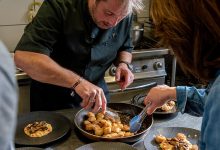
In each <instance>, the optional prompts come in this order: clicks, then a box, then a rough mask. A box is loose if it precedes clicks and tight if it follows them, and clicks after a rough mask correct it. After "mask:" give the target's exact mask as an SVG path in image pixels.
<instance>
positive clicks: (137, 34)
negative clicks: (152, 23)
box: [132, 24, 144, 46]
mask: <svg viewBox="0 0 220 150" xmlns="http://www.w3.org/2000/svg"><path fill="white" fill-rule="evenodd" d="M143 35H144V27H143V25H141V24H139V25H134V26H133V29H132V43H133V45H134V46H136V45H137V43H138V42H139V41H140V40H141V38H142V37H143Z"/></svg>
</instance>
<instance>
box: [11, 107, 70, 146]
mask: <svg viewBox="0 0 220 150" xmlns="http://www.w3.org/2000/svg"><path fill="white" fill-rule="evenodd" d="M70 129H71V128H70V121H69V119H68V118H66V117H65V116H63V115H61V114H58V113H54V112H48V111H34V112H29V113H23V114H19V115H18V121H17V126H16V133H15V144H16V145H19V147H21V146H24V147H28V146H29V147H39V146H44V145H47V144H49V143H52V142H55V141H57V140H59V139H61V138H64V137H65V136H67V135H68V133H69V131H70Z"/></svg>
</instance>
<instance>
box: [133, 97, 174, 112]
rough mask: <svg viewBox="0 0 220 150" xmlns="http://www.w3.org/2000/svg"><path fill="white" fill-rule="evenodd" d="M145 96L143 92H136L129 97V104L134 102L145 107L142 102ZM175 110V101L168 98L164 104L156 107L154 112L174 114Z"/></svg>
mask: <svg viewBox="0 0 220 150" xmlns="http://www.w3.org/2000/svg"><path fill="white" fill-rule="evenodd" d="M145 97H146V95H145V94H138V95H136V96H134V97H133V98H132V99H131V104H134V105H136V106H140V107H142V108H144V107H145V104H144V99H145ZM176 112H177V111H176V103H175V101H174V100H170V101H168V102H167V103H166V104H164V105H163V106H162V107H160V108H158V109H156V110H155V112H154V114H159V115H169V114H174V113H176Z"/></svg>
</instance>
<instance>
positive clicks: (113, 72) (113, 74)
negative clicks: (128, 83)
mask: <svg viewBox="0 0 220 150" xmlns="http://www.w3.org/2000/svg"><path fill="white" fill-rule="evenodd" d="M115 72H116V67H111V68H110V69H109V74H110V75H111V76H115Z"/></svg>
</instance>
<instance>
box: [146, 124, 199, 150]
mask: <svg viewBox="0 0 220 150" xmlns="http://www.w3.org/2000/svg"><path fill="white" fill-rule="evenodd" d="M199 137H200V131H199V130H196V129H192V128H186V127H156V128H152V129H151V130H150V131H149V132H148V134H147V135H146V136H145V138H144V146H145V148H146V149H147V150H148V149H149V150H196V145H198V144H199ZM180 145H185V146H184V147H183V148H180V147H178V146H180ZM178 148H179V149H178ZM190 148H191V149H190ZM193 148H194V149H193Z"/></svg>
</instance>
